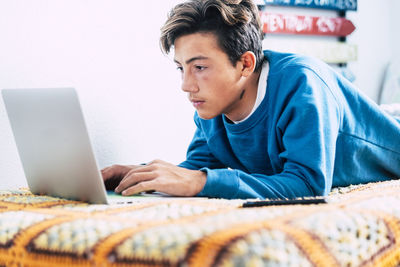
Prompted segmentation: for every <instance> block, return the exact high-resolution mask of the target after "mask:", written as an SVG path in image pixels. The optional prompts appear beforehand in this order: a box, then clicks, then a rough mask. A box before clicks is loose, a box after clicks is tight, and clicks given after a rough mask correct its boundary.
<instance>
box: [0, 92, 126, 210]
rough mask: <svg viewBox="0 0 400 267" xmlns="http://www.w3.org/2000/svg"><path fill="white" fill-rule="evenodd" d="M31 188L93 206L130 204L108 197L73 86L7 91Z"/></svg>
mask: <svg viewBox="0 0 400 267" xmlns="http://www.w3.org/2000/svg"><path fill="white" fill-rule="evenodd" d="M2 95H3V99H4V103H5V107H6V110H7V114H8V118H9V120H10V124H11V128H12V131H13V133H14V138H15V142H16V145H17V149H18V153H19V156H20V159H21V162H22V166H23V169H24V172H25V176H26V179H27V183H28V186H29V189H30V190H31V192H32V193H34V194H46V195H51V196H56V197H62V198H67V199H75V200H83V201H86V202H89V203H96V204H110V203H129V202H131V201H132V198H129V197H122V196H120V197H116V196H115V194H111V195H112V197H111V196H110V197H108V196H107V192H106V190H105V186H104V183H103V179H102V176H101V173H100V171H99V169H98V166H97V162H96V159H95V156H94V153H93V150H92V147H91V143H90V139H89V135H88V132H87V129H86V125H85V121H84V117H83V114H82V110H81V107H80V104H79V100H78V95H77V93H76V91H75V90H74V89H73V88H60V89H3V90H2Z"/></svg>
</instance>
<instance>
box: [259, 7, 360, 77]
mask: <svg viewBox="0 0 400 267" xmlns="http://www.w3.org/2000/svg"><path fill="white" fill-rule="evenodd" d="M255 1H256V4H257V5H258V7H259V9H260V17H261V22H262V24H263V32H264V33H265V34H266V38H265V39H264V41H263V48H264V49H270V50H275V51H280V52H289V53H298V54H304V55H308V56H313V57H317V58H319V59H321V60H323V61H325V62H326V63H329V64H335V65H336V66H337V67H339V68H340V69H341V70H342V72H343V74H346V76H348V77H352V78H353V77H354V76H353V75H349V74H351V72H350V71H349V69H348V68H347V63H348V62H350V61H355V60H357V46H356V45H354V44H348V43H347V42H346V37H347V36H349V35H350V34H351V33H353V32H354V30H355V29H356V27H355V26H354V24H353V23H352V22H351V21H350V20H349V19H347V18H346V12H347V11H356V10H357V0H255ZM268 6H283V7H287V8H288V9H289V8H291V9H292V10H291V11H292V12H290V14H279V13H274V12H271V11H270V10H269V8H268ZM301 8H312V9H324V10H332V11H334V12H336V13H337V16H334V17H327V16H318V15H317V16H315V15H314V16H310V15H304V14H293V10H299V11H301ZM271 9H272V8H271ZM314 13H315V12H314ZM325 13H326V12H325ZM281 35H285V38H280V36H281ZM290 35H297V37H296V38H293V39H290V38H288V36H290ZM302 35H307V36H315V38H313V39H310V38H305V37H301V36H302ZM271 37H273V38H271ZM300 37H301V38H303V39H301V38H300ZM325 37H329V38H325ZM331 37H333V38H334V39H332V38H331ZM352 78H349V79H350V80H351V79H352Z"/></svg>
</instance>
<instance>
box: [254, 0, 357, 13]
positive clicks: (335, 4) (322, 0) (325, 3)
mask: <svg viewBox="0 0 400 267" xmlns="http://www.w3.org/2000/svg"><path fill="white" fill-rule="evenodd" d="M257 4H264V5H276V6H294V7H307V8H322V9H331V10H342V11H346V10H352V11H356V10H357V0H261V1H257Z"/></svg>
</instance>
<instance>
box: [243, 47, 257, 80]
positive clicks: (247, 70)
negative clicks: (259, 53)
mask: <svg viewBox="0 0 400 267" xmlns="http://www.w3.org/2000/svg"><path fill="white" fill-rule="evenodd" d="M240 61H241V63H242V64H241V65H242V76H244V77H248V76H250V74H252V73H253V72H254V69H255V68H256V64H257V59H256V55H255V54H254V53H253V52H251V51H246V52H244V53H243V55H242V56H241V57H240Z"/></svg>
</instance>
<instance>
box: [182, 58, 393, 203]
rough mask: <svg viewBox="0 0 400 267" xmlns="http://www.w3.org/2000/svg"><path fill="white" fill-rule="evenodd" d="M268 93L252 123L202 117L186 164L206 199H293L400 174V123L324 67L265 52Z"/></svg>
mask: <svg viewBox="0 0 400 267" xmlns="http://www.w3.org/2000/svg"><path fill="white" fill-rule="evenodd" d="M264 55H265V58H266V60H268V62H269V68H270V69H269V74H268V78H267V88H266V94H265V97H264V99H263V101H262V102H261V104H260V105H259V107H258V108H257V109H256V110H255V112H254V113H253V114H252V115H251V116H250V117H249V118H248V119H247V120H245V121H243V122H241V123H239V124H232V123H231V122H229V121H228V120H227V119H226V117H225V116H224V115H220V116H217V117H215V118H213V119H210V120H204V119H201V118H200V117H199V116H198V115H197V113H196V114H195V116H194V121H195V123H196V125H197V129H196V132H195V135H194V138H193V140H192V142H191V144H190V146H189V148H188V152H187V159H186V161H184V162H182V163H181V164H180V166H181V167H185V168H188V169H193V170H201V171H204V172H206V173H207V181H206V184H205V187H204V189H203V190H202V192H200V193H199V196H208V197H221V198H294V197H301V196H317V195H326V194H328V193H329V192H330V190H331V188H332V187H335V186H347V185H350V184H359V183H367V182H374V181H383V180H389V179H397V178H399V177H400V124H399V122H397V121H396V120H395V119H394V118H392V117H390V116H389V115H387V114H385V113H383V112H382V111H381V110H380V109H379V107H378V106H377V105H376V104H375V103H374V102H373V101H371V100H370V99H368V98H367V97H366V96H364V95H363V94H362V93H361V92H360V91H358V89H357V88H355V87H354V85H353V84H351V83H350V82H349V81H348V80H346V79H345V78H343V77H342V76H340V75H338V74H337V73H336V72H335V71H333V70H332V69H331V68H330V67H329V66H328V65H326V64H325V63H323V62H321V61H319V60H316V59H312V58H308V57H303V56H299V55H294V54H284V53H277V52H273V51H265V52H264Z"/></svg>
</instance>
